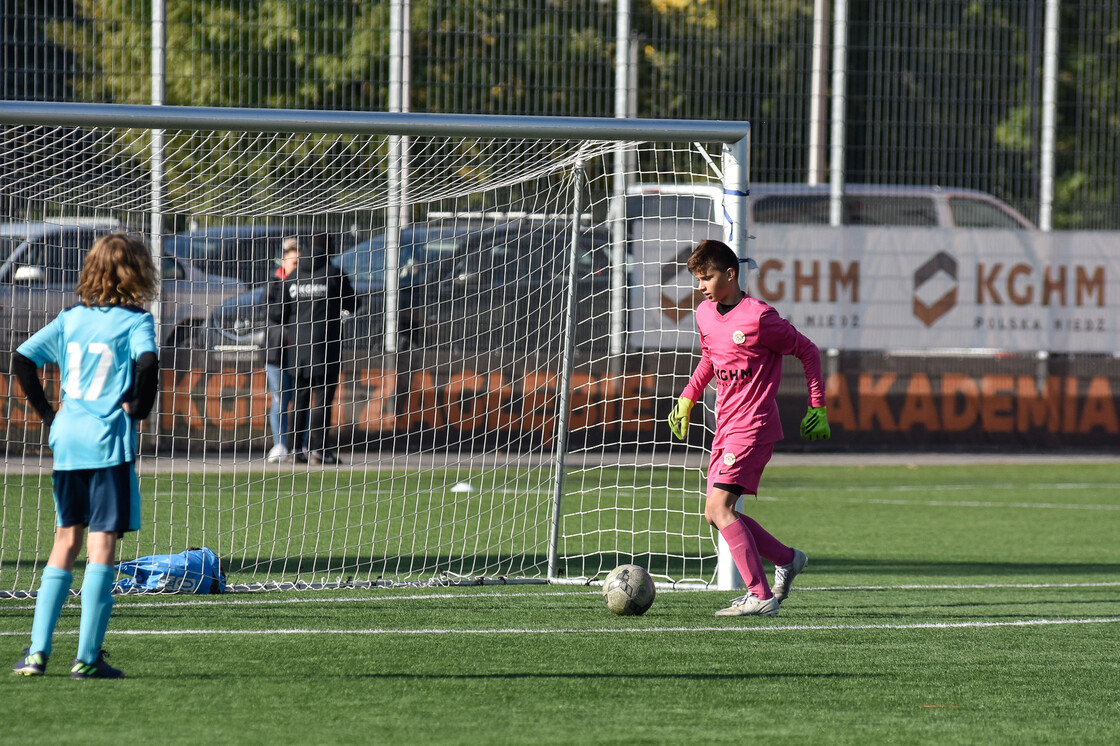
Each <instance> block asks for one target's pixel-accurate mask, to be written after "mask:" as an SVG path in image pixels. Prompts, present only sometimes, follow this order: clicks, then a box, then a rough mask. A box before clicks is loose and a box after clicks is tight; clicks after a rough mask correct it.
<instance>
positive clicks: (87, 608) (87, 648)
mask: <svg viewBox="0 0 1120 746" xmlns="http://www.w3.org/2000/svg"><path fill="white" fill-rule="evenodd" d="M116 577H117V571H116V569H115V568H113V567H112V566H111V565H96V564H89V565H86V576H85V578H84V579H83V580H82V623H81V625H79V628H78V660H80V661H82V662H83V663H93V662H94V661H95V660H97V656H98V655H99V654H100V653H101V643H103V642H104V641H105V630H106V629H108V628H109V615H110V614H112V613H113V581H114V580H116Z"/></svg>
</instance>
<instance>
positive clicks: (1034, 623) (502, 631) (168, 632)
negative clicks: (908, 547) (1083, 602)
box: [0, 617, 1120, 637]
mask: <svg viewBox="0 0 1120 746" xmlns="http://www.w3.org/2000/svg"><path fill="white" fill-rule="evenodd" d="M1117 623H1120V617H1104V618H1097V619H1019V620H1016V621H1011V622H916V623H914V624H780V625H772V626H771V625H766V624H762V625H757V626H750V627H711V626H704V627H591V628H588V629H578V628H574V627H559V628H555V627H553V628H540V629H532V628H527V627H512V628H496V629H446V628H441V629H386V628H382V627H374V628H369V629H311V628H299V627H293V628H282V629H151V630H145V629H124V630H122V629H111V630H110V631H109V632H110V634H112V635H122V636H124V635H128V636H133V637H146V636H175V635H200V636H201V635H214V636H229V635H248V636H257V635H555V634H566V635H579V634H584V635H589V634H590V635H599V634H642V633H650V632H654V633H656V632H662V633H663V632H690V633H691V632H739V633H742V632H831V631H845V630H852V631H859V630H877V629H895V630H908V629H986V628H990V627H1050V626H1058V625H1069V624H1117ZM26 634H27V633H26V632H0V636H2V637H13V636H21V635H26ZM58 634H63V635H76V634H78V631H77V630H70V631H66V632H59V633H58Z"/></svg>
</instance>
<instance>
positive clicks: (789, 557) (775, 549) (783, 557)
mask: <svg viewBox="0 0 1120 746" xmlns="http://www.w3.org/2000/svg"><path fill="white" fill-rule="evenodd" d="M739 520H740V521H742V523H743V524H744V525H745V526H746V527H747V530H748V531H750V532H751V538H752V539H754V545H755V547H757V548H758V553H759V554H760V555H762V556H763V557H765V558H766V559H768V560H770V561H771V562H773V563H774V564H775V565H788V564H789V563H790V562H793V549H792V548H791V547H787V546H786V545H785V544H783V543H782V542H780V541H778V540H777V539H775V538H774V537H773V536H771V535H770V533H769V532H768V531H767V530H766V529H764V528H763V527H762V526H760V525H758V521H756V520H755V519H753V518H751V517H750V516H745V515H742V514H740V515H739Z"/></svg>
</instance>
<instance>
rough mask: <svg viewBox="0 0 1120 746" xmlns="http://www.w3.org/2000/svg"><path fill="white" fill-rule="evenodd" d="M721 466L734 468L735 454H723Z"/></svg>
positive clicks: (729, 452)
mask: <svg viewBox="0 0 1120 746" xmlns="http://www.w3.org/2000/svg"><path fill="white" fill-rule="evenodd" d="M723 465H724V466H734V465H735V454H734V453H732V452H731V451H728V452H727V453H725V454H723Z"/></svg>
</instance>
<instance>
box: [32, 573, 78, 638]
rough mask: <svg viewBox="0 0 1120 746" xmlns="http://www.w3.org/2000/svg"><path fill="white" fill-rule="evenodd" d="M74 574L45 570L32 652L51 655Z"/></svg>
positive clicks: (36, 599) (33, 624)
mask: <svg viewBox="0 0 1120 746" xmlns="http://www.w3.org/2000/svg"><path fill="white" fill-rule="evenodd" d="M73 582H74V574H73V573H70V572H67V571H66V570H60V569H58V568H57V567H51V566H50V565H47V566H46V567H44V568H43V582H42V583H41V584H40V585H39V593H38V594H37V595H36V596H35V621H34V622H32V623H31V652H32V653H43V654H44V655H50V654H51V641H52V639H53V638H54V627H55V625H56V624H58V615H59V614H61V613H62V604H64V603H66V597H67V596H68V595H69V594H70V584H71V583H73Z"/></svg>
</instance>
